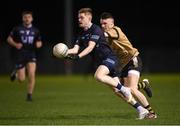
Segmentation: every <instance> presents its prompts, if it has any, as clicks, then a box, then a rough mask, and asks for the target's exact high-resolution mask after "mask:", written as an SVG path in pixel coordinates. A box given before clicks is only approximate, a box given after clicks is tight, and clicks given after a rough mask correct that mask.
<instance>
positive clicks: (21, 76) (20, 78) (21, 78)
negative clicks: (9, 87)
mask: <svg viewBox="0 0 180 126" xmlns="http://www.w3.org/2000/svg"><path fill="white" fill-rule="evenodd" d="M25 78H26V74H25V67H23V68H20V69H18V70H17V79H18V81H19V82H23V81H24V80H25Z"/></svg>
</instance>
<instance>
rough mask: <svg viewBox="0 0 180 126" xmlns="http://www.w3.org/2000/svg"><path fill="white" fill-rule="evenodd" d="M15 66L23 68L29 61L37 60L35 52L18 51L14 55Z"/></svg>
mask: <svg viewBox="0 0 180 126" xmlns="http://www.w3.org/2000/svg"><path fill="white" fill-rule="evenodd" d="M14 58H15V59H14V62H15V68H16V69H21V68H23V67H25V66H26V64H27V63H29V62H36V55H35V53H34V52H18V53H17V54H15V57H14Z"/></svg>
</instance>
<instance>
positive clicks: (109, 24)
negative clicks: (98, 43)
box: [100, 18, 114, 31]
mask: <svg viewBox="0 0 180 126" xmlns="http://www.w3.org/2000/svg"><path fill="white" fill-rule="evenodd" d="M100 24H101V27H102V29H103V30H104V31H109V30H110V29H111V28H113V26H114V21H113V19H111V18H108V19H100Z"/></svg>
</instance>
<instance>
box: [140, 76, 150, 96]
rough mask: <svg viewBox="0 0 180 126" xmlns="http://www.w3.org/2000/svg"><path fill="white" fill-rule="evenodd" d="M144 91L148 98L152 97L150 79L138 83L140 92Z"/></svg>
mask: <svg viewBox="0 0 180 126" xmlns="http://www.w3.org/2000/svg"><path fill="white" fill-rule="evenodd" d="M139 89H143V90H144V91H145V92H146V94H147V96H148V97H152V90H151V86H150V84H149V80H148V79H143V80H142V81H141V82H139V83H138V90H139Z"/></svg>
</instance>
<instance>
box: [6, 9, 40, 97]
mask: <svg viewBox="0 0 180 126" xmlns="http://www.w3.org/2000/svg"><path fill="white" fill-rule="evenodd" d="M22 21H23V23H22V25H19V26H16V27H14V28H13V30H12V31H11V32H10V35H9V36H8V38H7V42H8V43H9V44H10V45H11V46H12V47H13V51H14V52H13V54H14V59H15V68H14V70H13V72H12V73H11V81H14V80H15V79H16V77H17V79H18V80H19V81H20V82H22V81H24V80H25V73H26V70H27V74H28V85H27V89H28V91H27V101H32V94H33V90H34V86H35V72H36V49H37V48H40V47H41V46H42V41H41V36H40V33H39V30H38V29H37V28H36V27H34V26H33V25H32V21H33V14H32V12H31V11H24V12H23V13H22Z"/></svg>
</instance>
